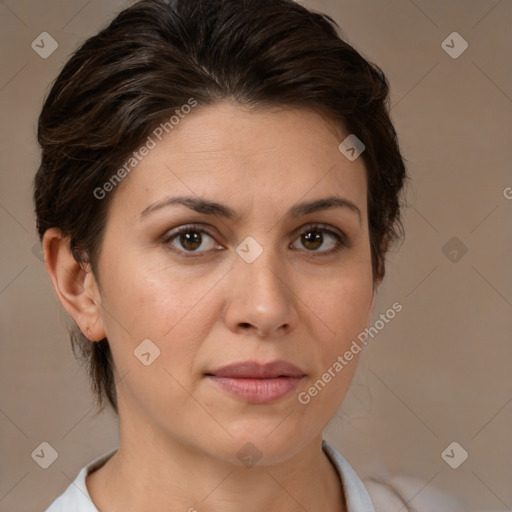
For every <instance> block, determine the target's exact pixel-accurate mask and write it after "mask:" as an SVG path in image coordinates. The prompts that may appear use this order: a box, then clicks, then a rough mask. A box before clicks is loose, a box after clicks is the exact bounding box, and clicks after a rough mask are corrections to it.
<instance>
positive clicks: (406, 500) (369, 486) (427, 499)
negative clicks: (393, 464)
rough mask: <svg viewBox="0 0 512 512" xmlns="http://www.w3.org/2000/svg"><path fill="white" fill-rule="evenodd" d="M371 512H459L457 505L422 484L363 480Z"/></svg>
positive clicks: (401, 478)
mask: <svg viewBox="0 0 512 512" xmlns="http://www.w3.org/2000/svg"><path fill="white" fill-rule="evenodd" d="M363 482H364V485H365V487H366V490H367V491H368V494H369V495H370V497H371V499H372V501H373V503H374V505H375V512H396V511H397V510H403V511H404V512H405V511H410V512H438V511H439V510H442V511H443V512H463V511H464V510H465V508H464V507H463V505H462V503H460V501H458V500H456V499H455V498H454V497H452V496H450V495H449V494H446V493H445V492H443V491H441V490H439V489H436V488H435V487H433V486H431V485H425V482H423V481H421V480H419V479H417V478H412V477H406V476H394V477H392V478H389V479H386V480H377V479H375V478H367V479H365V480H363Z"/></svg>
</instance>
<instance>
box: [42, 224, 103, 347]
mask: <svg viewBox="0 0 512 512" xmlns="http://www.w3.org/2000/svg"><path fill="white" fill-rule="evenodd" d="M42 246H43V253H44V261H45V266H46V271H47V272H48V275H49V276H50V279H51V281H52V283H53V287H54V289H55V293H56V294H57V297H58V299H59V301H60V303H61V304H62V306H63V307H64V309H65V310H66V311H67V313H68V314H69V315H70V316H71V317H72V318H73V320H74V321H75V323H76V324H77V325H78V327H79V328H80V330H81V331H82V333H83V334H84V335H85V336H86V337H87V338H89V339H90V340H91V341H98V340H101V339H103V338H105V337H106V334H105V330H104V327H103V323H102V319H101V296H100V293H99V289H98V286H97V283H96V280H95V278H94V275H93V273H92V271H91V270H90V269H89V270H88V269H86V268H85V267H84V266H83V265H81V264H80V263H78V262H77V261H76V260H75V258H74V256H73V254H72V252H71V249H70V239H69V237H64V236H63V235H62V232H61V231H60V230H59V229H58V228H50V229H48V230H46V232H45V234H44V236H43V240H42Z"/></svg>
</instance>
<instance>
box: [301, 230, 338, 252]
mask: <svg viewBox="0 0 512 512" xmlns="http://www.w3.org/2000/svg"><path fill="white" fill-rule="evenodd" d="M297 240H300V245H301V246H302V247H304V248H305V249H306V250H307V252H313V253H314V252H317V253H318V254H319V255H329V254H332V253H334V252H337V251H339V250H341V249H343V248H344V247H348V244H347V243H346V240H345V237H344V236H343V235H341V234H340V233H337V232H336V231H333V230H332V229H327V228H325V227H323V226H322V225H319V226H310V227H309V228H308V229H306V230H304V231H302V233H301V234H300V236H299V238H298V239H297ZM295 248H298V249H300V247H295Z"/></svg>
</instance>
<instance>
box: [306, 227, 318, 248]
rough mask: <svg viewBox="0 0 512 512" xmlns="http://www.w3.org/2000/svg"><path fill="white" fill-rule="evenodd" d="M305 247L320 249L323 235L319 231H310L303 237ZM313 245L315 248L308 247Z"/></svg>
mask: <svg viewBox="0 0 512 512" xmlns="http://www.w3.org/2000/svg"><path fill="white" fill-rule="evenodd" d="M303 241H304V242H305V243H304V246H305V247H306V248H307V249H318V248H319V247H320V246H321V245H322V234H321V233H319V232H318V231H308V232H307V233H306V234H304V235H303ZM308 244H313V246H314V247H311V246H308Z"/></svg>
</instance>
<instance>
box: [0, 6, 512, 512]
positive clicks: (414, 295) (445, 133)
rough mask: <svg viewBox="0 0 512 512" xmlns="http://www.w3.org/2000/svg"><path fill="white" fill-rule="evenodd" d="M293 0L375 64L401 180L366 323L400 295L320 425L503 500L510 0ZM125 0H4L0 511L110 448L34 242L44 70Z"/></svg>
mask: <svg viewBox="0 0 512 512" xmlns="http://www.w3.org/2000/svg"><path fill="white" fill-rule="evenodd" d="M303 3H304V4H305V5H307V6H308V7H311V8H313V9H316V10H320V11H324V12H327V13H330V14H331V15H332V16H333V17H334V18H335V19H336V20H337V21H338V23H339V24H340V25H341V27H342V29H343V33H344V36H345V37H346V38H347V39H348V41H349V42H350V43H352V44H353V45H355V46H356V48H357V49H358V50H359V51H361V52H362V53H363V55H364V56H366V57H367V58H369V59H371V60H373V61H374V62H376V63H377V64H379V65H380V66H381V67H382V68H383V69H384V71H385V72H386V74H387V76H388V78H389V80H390V83H391V89H392V98H391V104H392V117H393V120H394V122H395V126H396V129H397V131H398V133H399V137H400V142H401V146H402V148H403V153H404V156H405V157H406V159H407V161H408V171H409V173H410V176H411V178H412V185H411V186H410V187H409V189H408V200H409V207H408V209H407V211H406V212H405V228H406V231H407V235H406V239H405V242H404V243H403V244H402V245H401V246H400V247H399V248H398V247H397V249H399V250H395V251H393V253H392V254H390V255H389V263H388V267H387V278H386V281H385V283H384V285H383V287H382V289H381V291H380V295H379V301H378V304H377V307H376V315H375V319H377V317H378V315H379V314H380V313H383V312H384V311H385V310H386V309H387V308H388V307H389V306H390V305H391V304H392V303H393V302H395V301H399V302H401V303H402V304H403V308H404V309H403V311H402V312H401V313H400V314H398V315H397V316H396V318H395V319H393V320H392V321H391V322H390V323H389V324H387V325H386V327H385V328H384V329H382V331H380V333H379V334H378V336H376V337H375V338H374V339H372V340H371V341H370V343H369V345H368V347H367V348H366V349H365V350H364V353H363V357H362V360H361V364H360V367H359V370H358V373H357V376H356V379H355V382H354V384H353V386H352V388H351V391H350V393H349V395H348V397H347V399H346V401H345V403H344V405H343V407H342V410H341V411H340V412H339V414H338V415H337V416H336V417H335V418H334V420H333V421H332V423H331V424H330V426H329V428H328V430H327V431H326V437H327V439H328V440H330V441H331V442H332V443H333V444H334V445H335V446H336V447H337V448H338V449H339V450H340V451H341V452H342V453H343V454H344V455H345V456H346V457H347V458H348V459H349V461H350V462H351V463H352V464H353V466H354V467H355V468H356V469H357V470H358V471H359V472H360V473H361V474H362V475H370V474H376V475H380V476H385V475H388V476H389V475H395V474H405V475H411V476H414V477H415V478H417V480H416V484H415V485H416V487H415V492H414V493H413V495H414V494H415V493H418V496H419V495H421V493H422V492H424V490H426V489H428V488H429V487H430V486H436V487H438V488H441V489H444V490H447V491H450V492H451V493H453V494H454V495H456V496H458V497H460V498H461V499H464V500H465V501H466V504H467V505H466V507H467V510H496V511H497V510H507V509H512V485H511V480H512V443H511V429H512V378H511V376H510V375H511V373H510V365H511V360H512V343H510V341H511V332H512V329H511V328H512V322H511V312H512V276H511V270H510V256H509V255H510V253H511V250H512V244H511V237H510V234H511V227H512V226H511V218H512V217H511V215H512V200H510V199H507V198H506V197H505V195H506V194H507V190H508V191H509V192H510V194H508V195H509V197H510V196H512V189H507V187H512V172H511V163H510V162H511V157H512V154H511V153H512V152H511V145H512V144H511V142H512V141H511V131H512V67H511V50H512V32H511V31H510V26H511V22H512V2H510V1H509V0H502V1H497V0H471V1H469V0H457V1H456V0H414V1H413V0H387V1H383V0H357V1H356V0H311V1H309V2H303ZM122 5H123V2H122V1H120V0H102V1H100V0H92V1H89V2H87V1H86V0H44V1H43V0H4V1H1V2H0V34H1V36H0V37H1V44H0V62H1V68H0V69H1V74H0V112H1V113H2V121H1V126H0V158H1V162H2V164H1V190H0V223H1V234H2V251H1V258H2V259H1V261H2V265H1V274H0V306H1V334H2V338H1V357H0V376H1V383H2V386H1V391H0V432H1V438H0V457H1V461H0V511H2V512H4V511H5V512H7V511H9V512H17V511H23V512H31V511H34V512H35V511H41V510H44V509H45V508H46V506H47V505H48V504H49V503H50V502H51V501H52V499H54V498H55V497H56V496H57V495H58V494H60V493H61V492H63V491H64V489H65V487H66V486H67V485H68V484H69V483H70V481H71V480H72V479H74V478H75V476H76V474H77V472H78V470H79V469H80V468H81V467H82V466H83V465H85V464H86V463H87V462H89V461H90V460H92V459H93V458H95V457H97V456H99V455H101V454H103V453H105V452H106V451H108V450H110V449H111V448H113V447H115V446H117V431H116V424H115V421H114V418H113V416H112V414H110V413H103V414H101V415H98V416H94V411H93V409H92V397H91V394H90V393H89V389H88V383H87V380H86V377H85V374H84V372H83V371H82V370H81V369H80V367H79V366H78V365H77V363H75V361H74V359H73V355H72V353H71V349H70V345H69V341H68V336H67V331H66V328H65V325H66V322H67V320H66V316H65V314H64V312H63V310H62V308H61V307H60V305H59V303H58V301H57V299H56V296H55V295H54V292H53V288H52V286H51V283H50V281H49V279H48V277H47V274H46V271H45V269H44V266H43V264H42V262H41V260H40V259H39V258H38V257H37V255H36V254H34V251H36V253H37V245H35V244H36V242H37V237H36V234H35V223H34V216H33V207H32V198H31V192H32V188H31V186H32V179H33V176H34V173H35V170H36V168H37V165H38V149H37V147H36V145H35V126H36V119H37V116H38V113H39V111H40V108H41V105H42V100H43V97H44V95H45V94H46V93H47V91H48V88H49V84H50V83H51V81H52V80H53V79H54V78H55V77H56V76H57V74H58V72H59V70H60V68H61V66H62V65H63V63H64V62H65V60H66V58H67V56H68V55H69V54H70V52H71V51H73V50H74V49H75V48H76V47H77V45H78V44H79V43H80V42H81V41H83V40H84V39H85V38H86V37H88V36H90V35H92V34H93V33H95V32H96V31H97V30H98V29H99V28H100V27H102V26H103V25H105V24H106V23H107V22H108V21H109V20H110V19H111V18H112V17H113V15H114V13H115V12H116V11H117V10H119V9H120V8H121V7H122ZM44 31H46V32H49V33H50V34H51V35H52V36H53V37H54V38H55V39H56V41H57V42H58V45H59V46H58V49H57V50H56V51H55V52H54V53H53V54H52V55H51V56H50V57H49V58H47V59H43V58H41V57H40V56H39V55H38V54H37V53H35V51H34V50H33V49H32V48H31V42H32V41H33V40H34V39H35V38H36V37H37V36H38V35H39V34H40V33H41V32H44ZM454 31H456V32H458V33H459V34H460V35H461V36H462V37H463V38H464V39H465V40H466V41H467V42H468V44H469V46H468V48H467V50H466V51H465V52H464V53H462V55H460V56H459V57H458V58H456V59H454V58H452V57H450V56H449V55H448V54H447V53H446V52H445V51H444V50H443V48H442V46H441V43H442V42H443V40H445V39H446V38H447V36H448V35H449V34H451V33H452V32H454ZM450 44H451V43H450ZM454 44H455V43H454ZM457 44H458V43H457ZM457 48H458V46H456V49H457ZM452 237H457V238H458V239H459V240H460V242H461V243H462V244H464V246H466V247H467V253H466V254H465V255H464V256H463V257H462V258H461V259H460V260H459V261H458V262H453V261H450V259H449V257H454V253H452V254H451V255H450V253H449V251H448V249H449V250H451V249H452V248H450V247H449V248H448V249H444V252H443V247H444V246H445V244H446V243H447V242H448V241H449V240H450V239H451V238H452ZM34 246H35V249H34ZM445 253H446V254H448V256H446V255H445ZM458 254H459V256H460V253H458ZM43 441H46V442H48V443H50V444H51V445H52V446H53V447H54V448H55V449H56V450H57V452H58V454H59V457H58V459H57V460H56V461H55V463H54V464H53V465H51V466H50V467H49V468H48V469H46V470H44V469H41V468H40V467H39V466H38V465H37V464H36V463H35V462H34V460H33V459H32V457H31V453H32V452H33V450H34V449H35V448H36V447H38V445H39V444H40V443H41V442H43ZM452 441H457V442H458V443H459V444H460V445H462V446H463V447H464V448H465V449H466V450H467V452H468V453H469V457H468V459H467V460H466V461H465V462H464V463H463V464H462V465H461V466H460V467H459V468H458V469H452V468H450V467H449V466H448V465H447V464H446V463H445V462H444V461H443V460H442V458H441V452H442V451H443V450H444V449H445V448H446V447H447V446H448V445H449V444H450V443H451V442H452ZM413 495H411V496H410V497H411V498H412V497H413ZM416 499H417V498H414V499H413V500H412V501H411V504H412V505H414V504H415V500H416ZM397 512H398V511H397Z"/></svg>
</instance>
